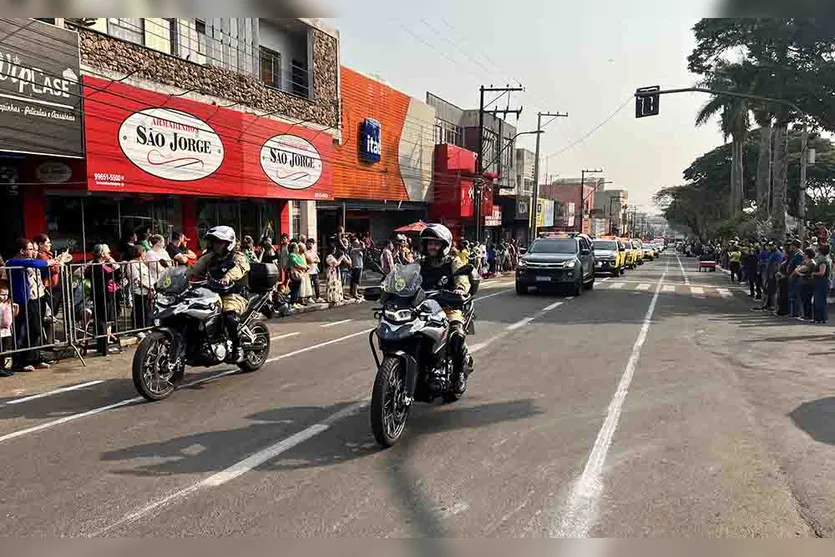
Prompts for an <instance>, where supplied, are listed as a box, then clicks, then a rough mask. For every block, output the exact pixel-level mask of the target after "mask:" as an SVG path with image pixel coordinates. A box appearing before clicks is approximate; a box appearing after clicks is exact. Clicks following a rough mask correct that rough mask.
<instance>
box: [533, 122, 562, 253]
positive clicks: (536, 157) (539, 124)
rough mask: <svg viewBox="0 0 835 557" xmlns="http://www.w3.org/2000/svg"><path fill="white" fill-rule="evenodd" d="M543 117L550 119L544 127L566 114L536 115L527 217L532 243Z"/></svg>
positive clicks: (534, 236) (534, 231) (534, 228)
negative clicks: (531, 183) (534, 147)
mask: <svg viewBox="0 0 835 557" xmlns="http://www.w3.org/2000/svg"><path fill="white" fill-rule="evenodd" d="M543 116H550V117H551V119H550V120H548V121H547V122H545V126H547V125H548V124H550V123H551V122H553V121H554V120H556V119H557V118H568V113H567V112H565V113H560V112H555V113H553V114H552V113H550V112H539V113H537V115H536V131H537V132H538V133H537V134H536V154H534V160H533V192H532V193H531V204H530V208H529V209H528V215H529V217H530V219H531V237H530V238H529V241H531V242H533V241H534V239H535V238H536V214H537V211H536V208H537V199H538V198H539V140H540V138H541V137H542V133H541V132H542V128H544V127H545V126H543V125H542V117H543Z"/></svg>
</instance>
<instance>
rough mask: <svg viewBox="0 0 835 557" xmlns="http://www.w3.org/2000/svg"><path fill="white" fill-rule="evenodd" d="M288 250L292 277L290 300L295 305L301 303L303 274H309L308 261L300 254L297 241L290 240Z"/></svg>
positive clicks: (289, 269)
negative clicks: (300, 293) (300, 294)
mask: <svg viewBox="0 0 835 557" xmlns="http://www.w3.org/2000/svg"><path fill="white" fill-rule="evenodd" d="M287 251H288V255H287V260H288V263H287V266H288V273H289V277H290V278H289V281H290V302H292V303H293V304H294V305H300V302H301V297H300V296H299V292H300V290H301V286H302V274H305V275H306V274H307V263H305V262H304V258H302V257H301V256H300V255H299V252H298V244H297V243H296V242H290V243H289V244H288V245H287Z"/></svg>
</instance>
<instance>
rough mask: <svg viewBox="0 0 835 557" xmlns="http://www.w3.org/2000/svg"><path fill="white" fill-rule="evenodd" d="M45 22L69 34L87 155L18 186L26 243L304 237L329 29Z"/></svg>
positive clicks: (326, 97)
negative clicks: (147, 231)
mask: <svg viewBox="0 0 835 557" xmlns="http://www.w3.org/2000/svg"><path fill="white" fill-rule="evenodd" d="M17 21H19V22H21V24H22V25H27V23H28V22H27V20H17ZM52 23H54V25H50V24H46V23H44V24H39V25H47V26H48V27H49V28H52V29H57V28H61V31H62V32H66V33H68V34H70V35H71V38H70V35H68V36H67V38H66V39H64V40H65V42H66V44H68V45H69V44H71V43H72V44H73V45H74V48H75V50H76V52H78V53H79V57H80V60H79V67H80V79H79V85H78V87H79V91H80V92H79V94H80V95H81V97H79V98H83V107H84V116H83V119H82V122H83V124H82V125H83V134H84V138H85V144H84V147H85V148H84V152H83V154H82V156H81V157H80V158H79V159H75V160H77V162H74V163H64V164H65V166H67V167H69V170H64V171H63V172H64V174H69V178H68V179H62V181H58V178H56V176H57V177H60V176H61V173H59V172H54V173H53V175H52V177H51V178H50V180H51V181H49V182H41V183H36V184H33V187H31V188H27V190H25V194H24V195H25V197H26V199H25V207H26V210H25V212H24V219H23V220H24V223H23V229H24V232H25V233H26V234H27V235H30V236H31V235H33V234H35V233H37V232H43V231H48V232H49V233H50V234H52V235H53V236H55V240H56V244H57V245H59V246H63V245H66V246H69V247H74V248H76V249H78V250H79V251H82V250H86V251H89V250H90V249H91V247H92V245H93V244H95V243H101V242H106V243H108V244H111V245H114V246H116V245H118V241H119V239H120V238H121V237H122V236H123V235H124V234H125V232H126V231H127V230H130V229H131V228H133V227H135V226H136V225H139V224H148V225H149V226H151V228H152V229H153V230H154V231H156V232H160V233H163V234H166V235H167V234H168V233H170V232H171V231H173V230H183V231H185V233H186V234H187V235H188V236H190V237H199V236H201V235H202V234H203V233H204V232H205V231H206V230H207V229H208V228H210V227H211V226H215V225H217V224H228V225H231V226H233V227H235V228H236V229H237V230H238V231H239V232H240V233H242V234H250V235H253V236H256V235H257V236H260V235H261V234H264V233H267V234H270V235H273V236H275V235H277V234H278V233H280V232H287V233H290V234H294V233H298V232H303V233H306V234H308V235H315V233H316V228H317V223H316V210H315V202H316V200H330V199H332V198H333V159H334V154H333V143H334V140H337V141H338V140H339V138H340V113H339V106H340V76H339V58H340V56H339V48H340V47H339V35H338V33H337V32H336V30H334V29H332V28H330V27H329V26H327V25H326V24H324V23H323V22H321V21H319V20H315V19H303V18H300V19H270V18H260V19H259V18H202V19H201V18H189V19H185V18H84V19H56V20H54V21H53V22H52ZM4 46H8V45H6V42H4ZM18 48H20V46H18ZM43 162H44V161H40V160H38V161H35V162H34V163H33V162H31V161H28V162H26V163H24V164H23V166H24V167H26V168H24V169H22V170H23V175H34V171H33V170H32V169H33V168H36V167H37V165H41V164H43ZM45 162H49V161H45Z"/></svg>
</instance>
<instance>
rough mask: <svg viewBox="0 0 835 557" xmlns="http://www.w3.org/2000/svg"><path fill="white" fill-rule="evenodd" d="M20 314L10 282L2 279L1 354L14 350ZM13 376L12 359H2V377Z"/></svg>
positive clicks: (0, 291)
mask: <svg viewBox="0 0 835 557" xmlns="http://www.w3.org/2000/svg"><path fill="white" fill-rule="evenodd" d="M18 313H20V306H18V305H17V304H16V303H14V302H13V301H12V295H11V292H10V290H9V283H8V281H6V280H5V279H0V352H10V351H12V350H14V334H13V333H12V328H13V327H14V324H15V317H17V315H18ZM12 375H14V371H12V358H11V357H7V356H3V357H2V358H0V377H11V376H12Z"/></svg>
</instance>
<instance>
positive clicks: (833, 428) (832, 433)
mask: <svg viewBox="0 0 835 557" xmlns="http://www.w3.org/2000/svg"><path fill="white" fill-rule="evenodd" d="M789 417H791V419H792V421H793V422H794V423H795V425H796V426H797V427H799V428H800V429H802V430H803V431H805V432H806V433H808V434H809V436H810V437H812V439H814V440H815V441H817V442H819V443H826V444H828V445H835V397H827V398H821V399H818V400H813V401H812V402H804V403H803V404H801V405H800V406H798V407H797V408H795V409H794V410H792V411H791V412H790V413H789Z"/></svg>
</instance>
